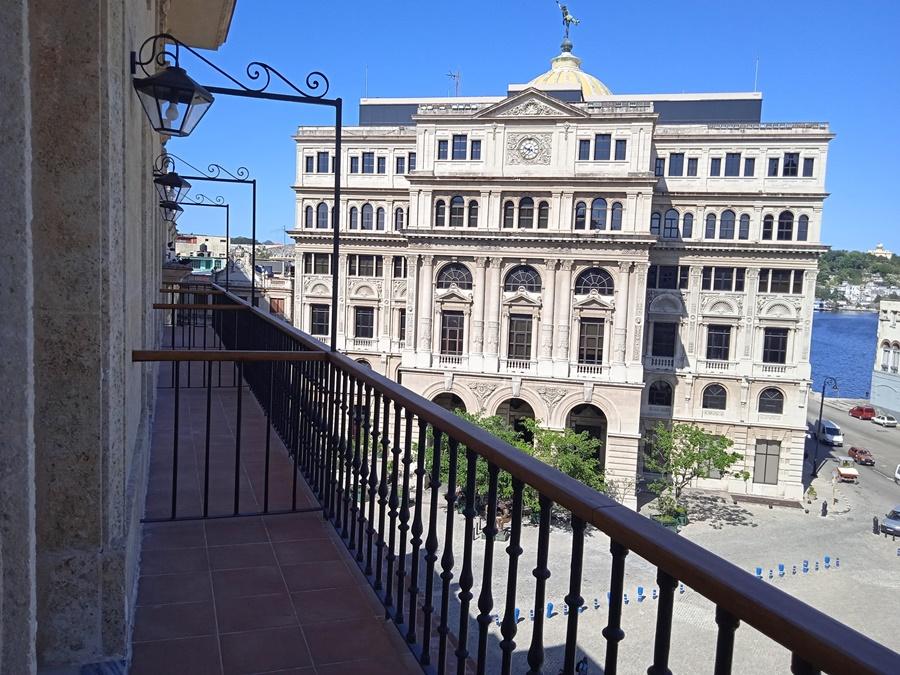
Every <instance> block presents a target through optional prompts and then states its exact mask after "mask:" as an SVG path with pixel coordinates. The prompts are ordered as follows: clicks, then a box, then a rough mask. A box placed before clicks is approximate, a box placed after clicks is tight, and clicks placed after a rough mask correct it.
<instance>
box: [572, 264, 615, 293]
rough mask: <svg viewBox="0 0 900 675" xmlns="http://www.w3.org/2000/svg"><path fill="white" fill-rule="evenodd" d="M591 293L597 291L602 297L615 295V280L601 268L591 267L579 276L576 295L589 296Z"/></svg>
mask: <svg viewBox="0 0 900 675" xmlns="http://www.w3.org/2000/svg"><path fill="white" fill-rule="evenodd" d="M591 291H597V292H598V293H599V294H600V295H612V294H613V280H612V277H611V276H610V275H609V272H607V271H606V270H605V269H602V268H600V267H591V268H589V269H586V270H585V271H584V272H582V273H581V274H579V275H578V279H577V280H576V281H575V293H576V294H577V295H587V294H588V293H590V292H591Z"/></svg>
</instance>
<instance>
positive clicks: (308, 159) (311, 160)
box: [303, 155, 316, 173]
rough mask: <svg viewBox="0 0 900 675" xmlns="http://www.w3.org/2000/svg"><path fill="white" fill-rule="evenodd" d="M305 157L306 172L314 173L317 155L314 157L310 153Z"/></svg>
mask: <svg viewBox="0 0 900 675" xmlns="http://www.w3.org/2000/svg"><path fill="white" fill-rule="evenodd" d="M303 159H304V165H305V166H304V169H305V171H306V173H312V172H313V166H314V162H315V161H316V159H315V157H313V156H312V155H309V156H308V157H304V158H303Z"/></svg>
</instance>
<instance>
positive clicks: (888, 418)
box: [860, 415, 897, 427]
mask: <svg viewBox="0 0 900 675" xmlns="http://www.w3.org/2000/svg"><path fill="white" fill-rule="evenodd" d="M860 419H862V418H860ZM872 422H873V423H874V424H880V425H881V426H883V427H895V426H897V418H896V417H894V416H893V415H875V417H873V418H872Z"/></svg>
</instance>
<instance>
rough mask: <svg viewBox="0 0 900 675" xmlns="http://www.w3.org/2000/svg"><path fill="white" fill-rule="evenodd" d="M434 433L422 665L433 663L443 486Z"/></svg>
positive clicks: (438, 436) (438, 445) (438, 435)
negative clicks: (439, 510) (432, 648)
mask: <svg viewBox="0 0 900 675" xmlns="http://www.w3.org/2000/svg"><path fill="white" fill-rule="evenodd" d="M431 430H432V433H433V434H434V441H433V443H434V445H433V448H434V453H433V455H432V458H431V482H430V483H429V487H430V489H431V509H430V512H429V513H428V536H427V537H426V538H425V598H424V601H425V604H424V605H423V606H422V654H421V656H420V659H419V660H420V662H421V663H422V665H425V666H427V665H429V664H430V663H431V615H432V614H434V563H435V562H436V561H437V547H438V538H437V517H438V490H439V489H440V487H441V432H440V431H438V430H437V429H435V428H434V427H432V428H431Z"/></svg>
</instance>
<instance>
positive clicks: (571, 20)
mask: <svg viewBox="0 0 900 675" xmlns="http://www.w3.org/2000/svg"><path fill="white" fill-rule="evenodd" d="M556 6H557V7H559V9H560V11H561V12H562V16H563V26H565V27H566V39H567V40H568V39H569V26H577V25H578V24H580V23H581V21H580V20H578V19H576V18H575V17H574V16H572V15H571V14H569V8H568V7H566V6H565V5H561V4H559V0H556Z"/></svg>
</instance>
